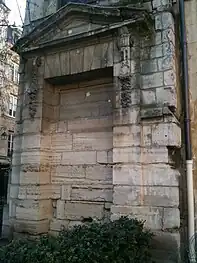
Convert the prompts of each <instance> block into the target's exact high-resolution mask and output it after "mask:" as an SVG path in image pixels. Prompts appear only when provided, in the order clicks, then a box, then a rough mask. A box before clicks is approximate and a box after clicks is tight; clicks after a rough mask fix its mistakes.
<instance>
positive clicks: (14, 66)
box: [10, 62, 19, 84]
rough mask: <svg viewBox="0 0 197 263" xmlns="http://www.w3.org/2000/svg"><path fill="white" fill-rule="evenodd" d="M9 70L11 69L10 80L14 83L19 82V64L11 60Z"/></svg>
mask: <svg viewBox="0 0 197 263" xmlns="http://www.w3.org/2000/svg"><path fill="white" fill-rule="evenodd" d="M10 71H11V81H12V82H14V83H15V84H19V73H18V72H19V66H18V65H17V64H16V63H14V62H12V63H11V65H10Z"/></svg>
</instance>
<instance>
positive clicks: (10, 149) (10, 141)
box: [7, 131, 14, 157]
mask: <svg viewBox="0 0 197 263" xmlns="http://www.w3.org/2000/svg"><path fill="white" fill-rule="evenodd" d="M13 147H14V133H13V132H12V131H9V135H8V153H7V155H8V157H12V154H13Z"/></svg>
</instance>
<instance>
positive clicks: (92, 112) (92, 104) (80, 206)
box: [43, 76, 113, 231]
mask: <svg viewBox="0 0 197 263" xmlns="http://www.w3.org/2000/svg"><path fill="white" fill-rule="evenodd" d="M54 88H55V89H56V90H57V91H56V92H57V95H58V97H57V107H58V108H57V116H56V118H55V119H54V121H53V122H52V127H51V128H52V129H51V134H50V135H49V133H48V131H49V130H48V127H45V129H44V130H43V133H44V136H46V137H47V138H48V139H47V141H48V142H47V145H49V142H50V141H51V149H52V154H53V157H52V164H51V183H52V188H53V189H54V193H53V196H52V201H53V219H52V221H51V223H50V230H51V231H60V229H61V227H62V226H68V225H73V224H80V223H82V222H83V221H85V220H91V219H94V218H97V219H103V218H104V217H108V218H109V216H110V214H109V211H110V206H111V203H112V188H113V187H112V146H113V145H112V95H113V83H112V76H111V78H109V79H103V80H102V79H100V80H99V81H98V80H97V81H90V82H81V83H76V84H71V85H66V86H60V87H58V86H55V87H54ZM53 103H54V104H53V105H55V101H54V100H53ZM58 103H59V104H58Z"/></svg>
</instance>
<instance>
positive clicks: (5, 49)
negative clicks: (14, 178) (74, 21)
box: [0, 1, 21, 237]
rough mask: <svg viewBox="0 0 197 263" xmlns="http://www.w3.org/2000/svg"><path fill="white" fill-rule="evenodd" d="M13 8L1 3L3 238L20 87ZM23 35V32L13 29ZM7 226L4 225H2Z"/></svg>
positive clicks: (0, 217) (0, 190)
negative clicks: (10, 19)
mask: <svg viewBox="0 0 197 263" xmlns="http://www.w3.org/2000/svg"><path fill="white" fill-rule="evenodd" d="M9 12H10V10H9V8H8V7H7V6H6V5H5V3H4V1H0V237H1V236H2V235H7V233H8V230H9V221H8V209H9V208H8V204H7V187H8V180H9V173H10V168H11V159H12V153H13V139H14V132H15V116H16V108H17V97H18V85H19V74H18V69H19V56H18V54H17V53H15V52H13V51H12V50H11V48H12V46H13V44H14V39H13V37H12V35H11V36H10V34H9V32H8V31H9V30H8V26H7V25H8V16H9ZM10 30H11V31H12V32H13V33H14V32H15V31H16V32H15V34H16V35H18V38H19V36H20V35H21V32H20V30H18V29H16V28H12V27H10ZM3 221H4V225H3V226H2V222H3Z"/></svg>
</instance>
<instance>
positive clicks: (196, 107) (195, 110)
mask: <svg viewBox="0 0 197 263" xmlns="http://www.w3.org/2000/svg"><path fill="white" fill-rule="evenodd" d="M185 22H186V33H187V47H188V66H189V88H190V107H191V108H190V109H191V134H192V151H193V179H194V195H195V214H196V213H197V132H196V131H197V31H196V27H197V2H196V1H195V0H191V1H186V2H185ZM195 224H196V222H195Z"/></svg>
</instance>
